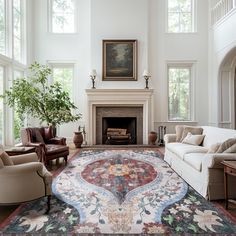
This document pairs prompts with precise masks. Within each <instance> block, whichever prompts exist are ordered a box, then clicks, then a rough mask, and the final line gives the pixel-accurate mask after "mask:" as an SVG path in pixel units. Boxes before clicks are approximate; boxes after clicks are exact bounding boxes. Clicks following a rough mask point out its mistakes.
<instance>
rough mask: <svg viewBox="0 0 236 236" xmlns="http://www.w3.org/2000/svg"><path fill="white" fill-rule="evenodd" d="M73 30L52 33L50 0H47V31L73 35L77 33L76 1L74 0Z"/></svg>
mask: <svg viewBox="0 0 236 236" xmlns="http://www.w3.org/2000/svg"><path fill="white" fill-rule="evenodd" d="M74 14H75V15H74V32H72V33H54V32H53V31H52V28H53V27H52V0H47V22H48V23H47V28H48V33H50V34H55V35H74V34H78V19H79V17H78V1H76V0H75V11H74Z"/></svg>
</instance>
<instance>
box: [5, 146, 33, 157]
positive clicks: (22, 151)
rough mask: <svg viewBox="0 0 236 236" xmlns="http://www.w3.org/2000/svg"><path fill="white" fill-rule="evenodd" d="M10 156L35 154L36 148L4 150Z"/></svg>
mask: <svg viewBox="0 0 236 236" xmlns="http://www.w3.org/2000/svg"><path fill="white" fill-rule="evenodd" d="M4 151H5V152H6V153H7V154H8V155H9V156H15V155H22V154H26V153H32V152H35V147H12V148H6V149H5V150H4Z"/></svg>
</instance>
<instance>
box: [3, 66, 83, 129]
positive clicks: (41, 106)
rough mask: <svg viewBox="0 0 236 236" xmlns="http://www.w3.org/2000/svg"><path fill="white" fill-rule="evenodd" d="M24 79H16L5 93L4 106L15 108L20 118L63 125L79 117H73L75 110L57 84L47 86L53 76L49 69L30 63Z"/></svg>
mask: <svg viewBox="0 0 236 236" xmlns="http://www.w3.org/2000/svg"><path fill="white" fill-rule="evenodd" d="M29 69H30V70H31V74H30V75H29V76H28V77H27V78H18V79H16V80H15V81H14V83H13V86H12V87H11V88H10V90H8V91H5V93H4V95H3V96H2V97H5V99H6V103H7V104H8V105H9V106H10V107H14V108H15V111H16V112H17V113H18V115H19V116H20V117H25V115H27V114H28V115H30V116H32V117H34V118H38V119H39V120H40V121H41V122H46V123H47V124H48V125H49V124H54V125H55V124H57V125H59V124H62V123H68V122H71V121H72V122H73V121H76V120H78V119H80V118H81V114H76V115H73V114H72V110H75V109H77V107H76V106H75V105H74V103H73V102H71V100H70V96H69V94H68V92H66V91H64V90H63V88H62V86H61V84H59V83H58V82H56V83H54V84H52V85H48V76H50V75H51V74H52V71H51V69H50V68H49V67H48V66H44V65H40V64H39V63H37V62H35V63H33V64H32V65H31V66H30V67H29Z"/></svg>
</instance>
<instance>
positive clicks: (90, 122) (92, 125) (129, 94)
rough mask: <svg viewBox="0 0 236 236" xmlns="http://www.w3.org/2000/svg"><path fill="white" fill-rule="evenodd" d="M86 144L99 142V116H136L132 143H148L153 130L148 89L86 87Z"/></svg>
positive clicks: (151, 97)
mask: <svg viewBox="0 0 236 236" xmlns="http://www.w3.org/2000/svg"><path fill="white" fill-rule="evenodd" d="M86 94H87V105H88V109H87V115H86V116H85V126H86V130H87V132H86V133H87V141H88V144H89V145H94V144H102V143H103V127H102V126H103V118H109V117H110V118H132V117H133V118H136V134H135V136H136V143H137V144H148V133H149V132H150V131H151V130H153V124H154V122H153V109H152V108H153V90H152V89H122V88H120V89H86Z"/></svg>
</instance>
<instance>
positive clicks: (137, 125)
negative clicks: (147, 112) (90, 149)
mask: <svg viewBox="0 0 236 236" xmlns="http://www.w3.org/2000/svg"><path fill="white" fill-rule="evenodd" d="M107 128H120V129H127V131H128V132H127V133H130V135H131V140H130V142H131V143H132V144H142V143H143V107H140V106H129V107H127V106H112V107H111V106H98V107H96V144H105V143H106V138H107V135H106V131H107Z"/></svg>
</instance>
